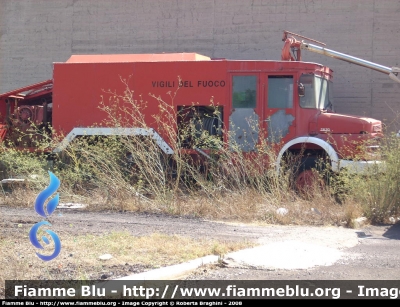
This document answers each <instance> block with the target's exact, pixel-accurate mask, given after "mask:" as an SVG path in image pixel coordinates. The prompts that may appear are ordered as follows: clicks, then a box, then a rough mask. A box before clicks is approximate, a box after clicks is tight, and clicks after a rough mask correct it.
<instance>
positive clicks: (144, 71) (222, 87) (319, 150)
mask: <svg viewBox="0 0 400 307" xmlns="http://www.w3.org/2000/svg"><path fill="white" fill-rule="evenodd" d="M289 35H292V36H289ZM295 37H296V35H295V34H294V33H290V32H287V31H285V32H284V39H283V40H284V41H285V44H284V47H283V49H282V59H281V60H280V61H271V60H228V59H211V58H209V57H207V56H203V55H200V54H196V53H171V54H164V53H163V54H109V55H105V54H98V55H72V56H71V57H70V58H69V59H68V60H67V61H66V62H63V63H54V68H53V76H52V79H51V80H47V81H44V82H40V83H37V84H33V85H30V86H26V87H24V88H20V89H16V90H13V91H10V92H7V93H4V94H1V95H0V140H1V141H2V142H4V144H12V145H13V146H16V147H17V148H20V149H25V150H27V149H29V150H35V146H36V145H35V144H36V143H35V142H36V141H37V140H38V138H39V136H35V135H34V134H28V135H26V133H25V134H24V135H25V136H23V137H21V132H22V133H23V132H27V131H30V129H31V128H32V126H33V125H34V126H36V127H48V126H51V127H52V130H51V131H52V133H53V137H56V136H57V137H60V136H63V140H62V141H61V142H60V143H59V145H58V146H57V147H55V148H52V149H51V151H53V153H59V152H61V151H62V150H63V149H65V148H66V147H67V146H68V144H69V143H70V142H72V141H73V139H74V138H76V137H79V136H84V135H103V136H104V135H143V136H148V137H151V138H153V139H154V141H155V142H156V143H157V144H158V146H159V147H160V149H161V150H162V151H163V152H164V153H165V154H167V155H173V154H174V153H175V151H176V150H185V151H187V152H190V153H192V154H193V155H202V156H203V157H204V156H205V157H207V152H208V149H209V148H207V147H206V146H203V147H201V148H200V147H196V148H194V147H193V145H192V143H191V142H182V148H178V149H176V148H172V147H171V142H172V140H171V139H169V136H168V135H166V134H165V133H164V132H163V131H161V130H160V127H159V125H158V124H157V121H155V120H154V118H155V117H157V115H158V114H159V112H160V109H159V105H158V103H157V99H153V98H152V97H162V98H163V99H164V100H165V101H167V100H168V99H170V103H171V104H172V107H173V109H174V110H175V111H176V114H177V117H176V127H177V128H176V129H178V130H179V127H180V126H181V124H182V123H184V122H187V121H190V120H195V121H196V122H198V123H201V124H198V125H196V127H197V129H198V130H199V134H201V132H202V131H206V132H207V133H208V134H209V135H213V136H216V137H217V138H220V139H221V140H222V141H224V143H225V144H226V145H227V146H229V144H231V143H233V142H234V143H235V144H237V145H238V146H239V147H240V148H241V150H242V151H243V152H245V153H252V152H256V151H257V145H258V144H259V143H260V138H263V140H262V141H266V142H267V143H268V144H271V146H273V148H275V149H276V157H277V158H276V161H273V162H274V163H275V165H276V170H277V171H279V170H280V165H281V163H282V160H283V159H284V158H285V157H286V156H287V155H288V154H291V155H297V156H301V158H302V159H303V160H304V159H305V158H307V161H308V162H307V163H303V164H304V167H303V169H302V171H300V172H298V176H297V184H299V185H302V184H304V183H305V182H307V180H308V179H309V178H310V177H312V176H313V175H312V171H311V169H312V168H313V167H315V161H316V159H317V158H318V157H325V158H327V159H328V161H329V164H330V167H331V170H332V171H333V172H339V171H340V170H341V169H342V168H346V169H349V170H351V171H354V172H362V171H363V170H365V168H366V167H368V166H369V165H371V164H375V163H379V161H378V160H379V159H378V158H377V156H376V155H374V152H375V150H377V149H378V148H379V139H380V138H381V137H382V136H383V134H382V123H381V121H379V120H376V119H372V118H366V117H362V116H350V115H344V114H338V113H335V111H334V105H333V97H334V95H333V91H332V80H333V76H332V70H331V69H330V68H329V67H326V66H323V65H320V64H317V63H309V62H302V61H301V49H307V50H310V51H314V52H318V53H321V54H325V55H327V56H332V57H335V58H339V59H341V60H345V61H348V62H350V63H353V64H357V65H362V66H365V67H368V68H371V69H375V70H378V71H381V72H383V73H386V74H388V75H389V76H390V77H391V78H392V79H393V80H395V81H399V79H398V78H397V73H398V72H399V71H400V70H399V69H398V68H388V67H385V66H382V65H378V64H375V63H371V62H368V61H364V60H361V59H358V58H355V57H352V56H349V55H345V54H342V53H338V52H335V51H332V50H329V49H326V48H325V47H323V45H322V46H321V44H319V45H320V46H317V45H313V44H310V43H305V42H304V41H298V40H297V39H296V38H295ZM297 37H301V36H299V35H297ZM311 41H312V40H311ZM314 42H316V41H314ZM316 43H317V44H318V42H316ZM178 76H179V77H178ZM121 79H125V80H127V84H124V83H123V82H121ZM126 86H128V87H129V89H130V90H132V91H133V92H134V95H135V97H136V99H138V100H139V99H144V100H146V101H148V103H147V107H146V108H145V109H143V112H144V113H143V116H144V118H145V119H146V125H145V126H141V127H139V126H134V125H133V124H132V123H124V125H125V126H123V127H116V126H104V125H103V126H100V125H99V123H102V122H104V119H105V113H104V111H102V110H101V109H100V108H99V102H100V101H101V97H103V98H104V97H105V96H106V93H108V95H109V96H110V95H112V94H110V93H112V92H114V93H119V94H121V93H124V91H125V90H126ZM177 89H179V90H178V92H177V95H176V96H175V97H174V98H173V99H172V97H169V95H168V94H167V93H168V92H172V93H174V92H175V91H176V90H177ZM149 93H152V97H150V96H149ZM139 97H141V98H139ZM211 99H212V101H213V103H210V100H211ZM103 101H104V102H105V103H106V104H107V101H108V100H107V99H104V100H103ZM158 123H159V121H158ZM254 123H256V124H255V125H254ZM49 133H50V132H49ZM177 134H178V135H179V131H177ZM361 145H362V146H361ZM364 145H365V146H367V148H368V150H369V155H363V156H360V153H362V154H364V153H365V152H364V151H362V152H361V149H360V148H361V147H363V146H364ZM364 149H365V148H364ZM364 149H363V150H364ZM360 157H361V158H360Z"/></svg>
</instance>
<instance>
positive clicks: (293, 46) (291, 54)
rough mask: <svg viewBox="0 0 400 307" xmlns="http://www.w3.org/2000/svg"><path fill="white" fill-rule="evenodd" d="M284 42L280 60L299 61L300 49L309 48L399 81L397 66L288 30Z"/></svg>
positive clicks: (399, 70)
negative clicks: (335, 49)
mask: <svg viewBox="0 0 400 307" xmlns="http://www.w3.org/2000/svg"><path fill="white" fill-rule="evenodd" d="M288 34H291V35H294V36H298V37H301V38H304V39H307V40H309V41H313V42H316V43H318V44H320V45H322V46H318V45H314V44H310V43H306V42H304V41H299V40H297V39H296V38H295V37H293V36H291V37H288ZM282 40H283V41H284V42H285V44H284V46H283V48H282V61H301V49H305V50H309V51H312V52H315V53H319V54H323V55H326V56H329V57H332V58H335V59H338V60H342V61H346V62H349V63H352V64H356V65H359V66H363V67H367V68H370V69H373V70H376V71H379V72H381V73H384V74H387V75H389V77H390V79H392V80H394V81H397V82H399V83H400V78H399V76H398V74H399V73H400V68H399V67H392V68H390V67H387V66H383V65H380V64H376V63H373V62H370V61H366V60H363V59H360V58H357V57H354V56H351V55H348V54H344V53H341V52H337V51H334V50H331V49H327V48H325V47H324V46H325V44H324V43H321V42H318V41H315V40H312V39H310V38H307V37H304V36H301V35H298V34H295V33H291V32H288V31H284V32H283V39H282Z"/></svg>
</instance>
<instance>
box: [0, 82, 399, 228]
mask: <svg viewBox="0 0 400 307" xmlns="http://www.w3.org/2000/svg"><path fill="white" fill-rule="evenodd" d="M121 81H122V82H123V83H124V84H125V91H124V92H123V93H117V92H112V91H104V93H103V95H102V96H101V97H100V99H101V101H100V103H99V108H100V109H102V110H103V112H104V121H103V122H102V123H98V125H97V126H102V127H115V128H122V127H128V128H129V127H132V128H143V129H150V128H151V127H156V128H157V132H158V133H159V134H160V135H163V137H164V138H165V139H166V140H168V142H169V146H170V147H171V149H172V150H173V152H174V154H173V155H170V154H166V153H164V152H163V150H161V149H160V147H159V146H158V145H157V143H156V142H155V141H154V139H153V138H152V136H151V135H150V136H143V135H135V136H132V135H131V136H124V135H114V136H101V135H100V136H95V137H94V136H84V137H80V138H76V139H75V140H74V141H73V142H72V143H71V144H70V145H69V146H68V147H67V148H66V149H65V150H64V151H63V152H62V153H61V154H60V155H58V156H57V158H56V159H55V160H54V161H53V162H51V163H49V161H48V159H46V157H45V155H39V154H26V153H22V152H19V151H17V150H15V149H13V148H12V147H10V146H8V148H3V149H2V152H1V162H2V171H3V174H2V175H3V177H5V176H20V177H22V178H26V179H27V183H28V184H27V185H26V188H29V189H30V190H31V191H33V192H34V193H31V194H32V195H31V196H30V202H29V203H30V204H31V203H32V202H33V200H34V197H35V193H37V192H39V191H40V190H41V189H43V188H44V186H45V185H46V183H47V182H48V178H47V170H49V169H51V170H52V171H53V172H54V173H55V174H56V175H57V176H59V178H60V179H61V187H60V189H59V192H60V193H61V195H60V196H61V201H62V202H84V203H86V204H89V206H88V208H89V210H97V209H99V210H100V209H113V210H134V211H147V212H162V213H168V214H178V215H193V216H202V217H206V218H214V219H231V220H242V221H262V222H268V223H284V224H304V223H305V224H344V223H347V224H348V225H350V220H351V219H352V218H354V217H357V216H358V215H361V214H364V215H365V216H366V217H368V218H369V219H370V220H371V221H372V222H382V221H385V220H386V219H387V218H389V217H390V216H397V215H398V214H399V212H398V208H399V206H400V203H399V193H400V192H399V191H400V189H399V187H400V153H399V148H400V147H399V139H398V138H395V137H393V138H389V139H388V140H387V143H385V146H383V149H382V150H383V152H384V153H385V154H386V160H387V168H386V172H385V173H383V174H379V175H376V174H371V175H370V176H368V177H361V176H350V175H346V174H345V173H343V174H341V175H340V176H339V177H336V180H335V181H333V180H332V184H331V186H329V187H321V186H319V185H316V186H314V187H312V189H310V190H309V191H308V192H309V193H308V197H306V198H304V197H300V196H299V195H298V194H297V193H296V192H295V191H294V190H293V189H292V188H291V185H292V183H291V177H292V172H291V171H290V169H292V168H293V166H292V165H287V167H286V168H284V169H286V171H281V172H280V174H277V173H276V171H275V161H276V152H275V151H274V149H273V148H272V147H271V145H270V144H269V143H268V141H267V138H266V137H262V131H261V130H260V129H258V127H256V126H255V127H254V129H255V130H257V131H261V132H260V133H259V135H258V136H259V140H258V141H257V150H256V151H254V152H251V153H247V154H246V153H243V152H242V149H241V145H240V144H237V143H235V142H234V141H232V140H234V139H235V138H234V136H233V135H232V133H233V132H232V131H227V130H226V128H227V127H215V129H221V131H220V133H218V134H217V135H210V134H209V133H208V131H207V130H201V129H200V130H199V128H198V127H199V125H200V126H201V125H202V123H200V122H199V121H197V120H190V121H187V122H184V124H182V123H181V124H180V125H179V124H178V121H177V118H179V116H182V114H180V112H183V111H182V110H178V109H176V107H175V103H174V102H175V99H176V97H177V96H178V95H179V89H177V90H176V91H174V92H167V93H166V94H165V95H164V96H163V97H161V96H156V95H154V94H152V93H150V94H149V96H148V97H147V99H146V98H144V97H143V96H140V95H135V93H134V92H133V91H132V90H131V89H130V88H129V86H128V83H129V79H121ZM149 102H150V103H152V104H154V103H156V104H157V105H158V111H157V113H156V114H152V115H151V114H148V112H146V108H147V107H148V103H149ZM198 105H199V104H198V103H197V102H193V103H192V105H191V106H188V108H190V107H193V108H195V107H196V106H198ZM207 107H209V108H210V109H212V110H214V111H213V114H211V115H210V116H216V117H218V116H219V114H218V113H219V112H220V109H219V107H218V103H214V101H213V99H212V98H211V99H210V102H209V105H208V106H207ZM150 116H151V117H150ZM150 125H151V127H150ZM254 125H257V123H254ZM221 135H226V136H227V139H229V142H225V141H224V140H223V138H222V137H221ZM187 140H191V143H190V146H188V145H187ZM260 140H261V141H260ZM43 146H44V147H46V146H47V147H52V146H53V147H54V146H55V143H53V144H46V145H43ZM188 147H189V149H196V150H198V151H199V152H200V153H199V154H198V155H197V156H195V155H192V154H189V153H188V152H187V150H186V151H185V150H182V149H183V148H186V149H188ZM332 191H334V192H333V193H332ZM14 193H15V191H14ZM335 194H336V196H337V195H339V196H340V197H341V200H342V201H341V203H340V204H339V203H338V202H337V201H336V199H337V197H336V199H335V197H334V195H335ZM14 196H15V195H14ZM12 197H13V194H8V197H5V198H3V199H4V200H3V202H4V203H13V204H14V205H15V197H14V199H13V200H12ZM281 207H283V208H286V209H287V212H288V213H287V214H286V213H285V214H282V213H281V212H282V211H279V210H278V211H277V209H278V208H281Z"/></svg>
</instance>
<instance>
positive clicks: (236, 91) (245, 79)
mask: <svg viewBox="0 0 400 307" xmlns="http://www.w3.org/2000/svg"><path fill="white" fill-rule="evenodd" d="M256 98H257V76H233V85H232V107H233V108H255V107H256Z"/></svg>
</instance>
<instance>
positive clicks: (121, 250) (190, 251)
mask: <svg viewBox="0 0 400 307" xmlns="http://www.w3.org/2000/svg"><path fill="white" fill-rule="evenodd" d="M23 227H25V226H23V225H21V228H18V229H16V231H15V236H14V237H3V238H1V241H0V259H2V260H1V267H2V269H1V272H0V284H2V285H4V281H5V280H18V279H20V280H43V279H46V280H47V279H48V280H66V279H70V280H82V279H83V280H96V279H101V278H103V279H104V278H108V279H113V278H117V277H121V276H126V275H130V274H133V273H138V272H142V271H147V270H150V269H153V268H158V267H163V266H168V265H172V264H178V263H182V262H185V261H188V260H192V259H195V258H198V257H202V256H206V255H210V254H214V255H221V256H222V255H223V254H225V253H228V252H231V251H236V250H239V249H243V248H247V247H250V246H253V245H252V244H251V243H249V242H245V241H242V242H222V241H218V240H208V239H193V238H188V237H183V236H177V235H173V236H172V235H165V234H159V233H154V234H152V235H150V236H141V237H135V236H132V235H131V234H130V233H128V232H112V233H108V234H102V235H91V234H87V235H82V236H72V235H70V234H68V233H66V232H65V233H61V234H60V235H62V249H63V252H62V254H60V255H59V256H58V257H57V258H55V259H54V260H52V261H50V262H43V261H42V260H40V259H39V258H38V257H36V256H35V255H34V253H35V252H36V250H35V248H34V247H33V246H32V245H31V244H30V242H29V240H27V238H28V235H27V231H28V230H26V229H25V230H24V228H23ZM13 235H14V234H13ZM51 247H52V246H51V245H50V246H48V247H46V249H47V248H49V249H51ZM103 254H111V255H112V256H113V258H112V259H110V260H106V261H105V260H100V259H99V256H101V255H103ZM3 291H4V289H3ZM1 292H2V289H1V287H0V294H1ZM0 296H1V295H0Z"/></svg>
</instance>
